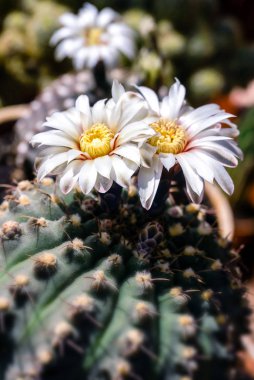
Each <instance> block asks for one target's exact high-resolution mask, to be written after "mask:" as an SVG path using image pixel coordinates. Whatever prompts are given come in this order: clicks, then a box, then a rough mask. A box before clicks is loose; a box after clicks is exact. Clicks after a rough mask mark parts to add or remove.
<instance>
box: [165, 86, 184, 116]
mask: <svg viewBox="0 0 254 380" xmlns="http://www.w3.org/2000/svg"><path fill="white" fill-rule="evenodd" d="M185 92H186V90H185V87H184V86H183V85H182V84H181V83H180V82H179V80H178V79H176V81H175V83H174V84H173V85H172V86H171V87H170V89H169V93H168V110H167V113H166V115H163V116H166V117H168V118H169V119H171V120H174V119H176V118H178V116H179V113H180V110H181V108H182V106H183V104H184V99H185Z"/></svg>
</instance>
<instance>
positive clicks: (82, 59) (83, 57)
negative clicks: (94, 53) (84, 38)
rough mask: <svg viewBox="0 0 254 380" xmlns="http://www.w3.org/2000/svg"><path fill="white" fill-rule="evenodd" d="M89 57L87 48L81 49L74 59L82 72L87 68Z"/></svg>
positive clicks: (77, 67)
mask: <svg viewBox="0 0 254 380" xmlns="http://www.w3.org/2000/svg"><path fill="white" fill-rule="evenodd" d="M88 56H89V49H87V48H86V47H82V48H80V49H79V50H78V51H77V52H76V53H75V56H74V57H73V63H74V66H75V68H76V69H77V70H81V69H83V68H84V67H86V63H87V59H88Z"/></svg>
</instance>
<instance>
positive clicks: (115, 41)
mask: <svg viewBox="0 0 254 380" xmlns="http://www.w3.org/2000/svg"><path fill="white" fill-rule="evenodd" d="M110 44H111V46H114V47H115V48H117V49H118V50H120V51H121V53H123V54H124V55H126V57H128V58H133V57H134V55H135V46H134V43H133V41H132V40H130V39H129V38H125V37H123V36H122V35H116V36H114V37H113V38H112V39H111V41H110Z"/></svg>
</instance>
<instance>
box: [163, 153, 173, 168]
mask: <svg viewBox="0 0 254 380" xmlns="http://www.w3.org/2000/svg"><path fill="white" fill-rule="evenodd" d="M159 157H160V161H161V162H162V164H163V166H165V168H166V169H167V170H170V169H171V168H172V167H173V166H174V165H175V162H176V159H175V156H174V155H173V154H162V153H161V154H160V155H159Z"/></svg>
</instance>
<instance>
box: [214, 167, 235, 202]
mask: <svg viewBox="0 0 254 380" xmlns="http://www.w3.org/2000/svg"><path fill="white" fill-rule="evenodd" d="M214 170H215V180H216V182H217V183H218V185H219V186H220V187H221V188H222V190H224V191H225V193H227V194H229V195H231V194H233V192H234V183H233V181H232V179H231V178H230V176H229V174H228V172H227V171H226V169H225V168H224V167H223V166H221V165H220V164H216V163H215V164H214Z"/></svg>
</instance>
